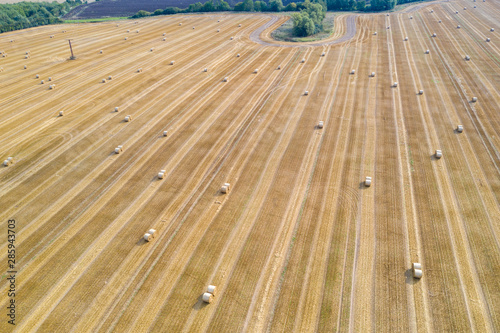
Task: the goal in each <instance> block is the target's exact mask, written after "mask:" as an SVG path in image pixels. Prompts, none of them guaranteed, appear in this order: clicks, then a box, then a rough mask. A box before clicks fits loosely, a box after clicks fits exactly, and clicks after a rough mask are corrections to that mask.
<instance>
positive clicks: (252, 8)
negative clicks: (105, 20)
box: [132, 0, 430, 31]
mask: <svg viewBox="0 0 500 333" xmlns="http://www.w3.org/2000/svg"><path fill="white" fill-rule="evenodd" d="M414 1H422V0H371V1H370V5H369V6H367V5H366V1H365V0H314V1H313V2H315V3H319V4H321V5H322V6H323V7H324V9H325V11H326V10H343V11H354V10H358V11H381V10H390V9H393V8H394V7H395V6H396V4H402V3H408V2H414ZM423 1H425V0H423ZM429 1H430V0H429ZM306 2H307V1H306ZM306 2H299V3H295V2H291V3H289V4H288V5H286V6H284V5H283V2H282V0H269V1H268V2H266V1H259V0H257V1H253V0H244V1H242V2H238V3H237V4H236V5H234V8H231V6H229V4H228V3H227V2H226V1H224V0H208V1H207V2H205V3H201V2H196V3H193V4H190V5H189V6H188V7H187V8H185V9H181V8H178V7H168V8H166V9H157V10H155V11H154V12H152V13H150V12H147V11H144V10H140V11H139V12H137V14H135V15H134V16H132V18H139V17H145V16H153V15H170V14H177V13H195V12H214V11H219V12H220V11H230V10H234V11H237V12H281V11H286V12H295V11H311V9H310V8H308V9H306V7H308V5H306ZM297 20H298V21H300V22H302V23H300V24H301V25H303V26H308V27H309V28H308V29H307V30H309V31H310V30H311V22H310V21H309V20H306V19H305V15H303V17H302V18H300V19H299V18H297ZM315 30H317V24H315Z"/></svg>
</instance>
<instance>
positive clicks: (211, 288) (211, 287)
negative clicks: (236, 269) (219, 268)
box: [207, 285, 217, 296]
mask: <svg viewBox="0 0 500 333" xmlns="http://www.w3.org/2000/svg"><path fill="white" fill-rule="evenodd" d="M207 293H210V294H212V295H214V296H216V295H217V287H216V286H214V285H209V286H208V288H207Z"/></svg>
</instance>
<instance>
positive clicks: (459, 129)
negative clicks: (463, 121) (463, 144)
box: [457, 125, 464, 133]
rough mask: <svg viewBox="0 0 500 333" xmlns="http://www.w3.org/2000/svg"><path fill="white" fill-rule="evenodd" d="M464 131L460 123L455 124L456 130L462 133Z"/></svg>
mask: <svg viewBox="0 0 500 333" xmlns="http://www.w3.org/2000/svg"><path fill="white" fill-rule="evenodd" d="M463 131H464V127H463V126H462V125H458V126H457V132H458V133H462V132H463Z"/></svg>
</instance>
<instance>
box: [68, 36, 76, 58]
mask: <svg viewBox="0 0 500 333" xmlns="http://www.w3.org/2000/svg"><path fill="white" fill-rule="evenodd" d="M68 42H69V49H70V51H71V58H70V59H71V60H75V59H76V57H75V55H74V54H73V48H72V47H71V39H68Z"/></svg>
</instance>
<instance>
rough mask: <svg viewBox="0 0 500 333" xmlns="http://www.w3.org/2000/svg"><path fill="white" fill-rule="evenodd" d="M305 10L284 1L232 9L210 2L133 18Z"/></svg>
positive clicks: (250, 3) (219, 0) (243, 4)
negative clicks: (228, 12)
mask: <svg viewBox="0 0 500 333" xmlns="http://www.w3.org/2000/svg"><path fill="white" fill-rule="evenodd" d="M304 8H305V7H304V6H303V4H302V3H299V4H296V3H294V2H292V3H289V4H288V5H287V6H283V2H282V0H270V1H269V2H265V1H253V0H245V1H243V2H238V3H237V4H235V5H234V8H231V6H229V4H228V3H227V2H226V1H224V0H215V1H214V0H208V1H207V2H205V3H201V2H196V3H192V4H190V5H189V6H188V7H187V8H185V9H181V8H178V7H168V8H166V9H157V10H155V11H154V12H152V13H150V12H147V11H145V10H140V11H138V12H137V14H135V15H133V16H132V18H140V17H146V16H155V15H170V14H178V13H197V12H222V11H231V10H234V11H236V12H281V11H290V12H294V11H299V10H301V9H304Z"/></svg>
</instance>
